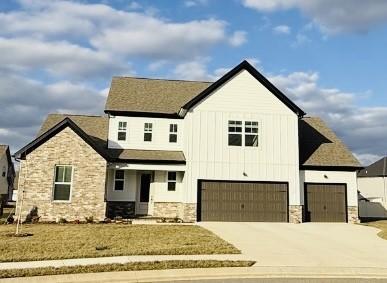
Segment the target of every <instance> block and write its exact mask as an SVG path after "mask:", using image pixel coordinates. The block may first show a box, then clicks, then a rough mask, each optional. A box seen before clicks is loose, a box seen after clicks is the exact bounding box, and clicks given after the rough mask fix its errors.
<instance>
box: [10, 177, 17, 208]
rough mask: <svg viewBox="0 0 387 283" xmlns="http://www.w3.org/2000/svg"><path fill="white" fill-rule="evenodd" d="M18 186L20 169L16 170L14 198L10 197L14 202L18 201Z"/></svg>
mask: <svg viewBox="0 0 387 283" xmlns="http://www.w3.org/2000/svg"><path fill="white" fill-rule="evenodd" d="M18 186H19V171H16V172H15V179H14V180H13V191H12V198H10V200H11V201H12V202H13V203H15V202H16V201H17V192H18V190H17V189H18Z"/></svg>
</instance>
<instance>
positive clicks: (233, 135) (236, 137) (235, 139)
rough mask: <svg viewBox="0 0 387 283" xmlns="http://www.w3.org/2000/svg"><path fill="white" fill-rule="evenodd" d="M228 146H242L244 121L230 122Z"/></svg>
mask: <svg viewBox="0 0 387 283" xmlns="http://www.w3.org/2000/svg"><path fill="white" fill-rule="evenodd" d="M228 145H233V146H241V145H242V121H228Z"/></svg>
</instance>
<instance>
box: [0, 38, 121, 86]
mask: <svg viewBox="0 0 387 283" xmlns="http://www.w3.org/2000/svg"><path fill="white" fill-rule="evenodd" d="M0 54H1V56H0V65H1V66H2V68H5V67H8V68H10V69H18V70H34V71H36V70H39V69H44V70H46V71H47V72H49V73H51V74H53V75H56V76H58V75H62V76H66V77H72V78H85V77H90V76H100V77H101V76H109V75H110V74H113V73H115V74H120V73H122V72H123V71H126V72H127V73H128V72H129V66H128V65H127V64H125V62H122V61H121V60H120V59H121V58H119V57H117V56H113V55H112V54H110V53H107V52H102V51H95V50H93V49H90V48H85V47H81V46H79V45H76V44H71V43H69V42H66V41H58V42H52V41H51V42H45V41H42V40H37V39H30V38H4V37H0Z"/></svg>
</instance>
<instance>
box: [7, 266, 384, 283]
mask: <svg viewBox="0 0 387 283" xmlns="http://www.w3.org/2000/svg"><path fill="white" fill-rule="evenodd" d="M233 278H328V279H329V278H353V279H360V278H362V279H386V278H387V268H368V267H364V268H352V267H351V268H348V267H291V266H289V267H264V266H263V267H232V268H204V269H168V270H147V271H123V272H103V273H85V274H69V275H53V276H39V277H29V278H11V279H3V280H0V281H1V282H21V283H24V282H28V283H34V282H36V283H41V282H54V283H55V282H61V283H70V282H84V283H85V282H88V283H92V282H115V283H118V282H129V283H132V282H171V281H187V280H200V279H233Z"/></svg>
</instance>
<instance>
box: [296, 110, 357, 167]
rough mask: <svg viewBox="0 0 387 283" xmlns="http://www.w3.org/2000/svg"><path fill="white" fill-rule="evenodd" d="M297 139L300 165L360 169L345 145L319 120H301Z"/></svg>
mask: <svg viewBox="0 0 387 283" xmlns="http://www.w3.org/2000/svg"><path fill="white" fill-rule="evenodd" d="M299 138H300V145H299V146H300V150H299V152H300V164H301V165H304V166H328V167H329V166H339V167H340V166H341V167H361V165H360V163H359V161H358V160H357V159H356V158H355V157H354V156H353V154H352V153H351V151H350V150H349V149H348V148H347V147H346V145H345V144H344V143H343V142H342V141H341V140H340V139H339V138H338V137H337V136H336V134H335V133H334V132H333V131H332V130H331V129H330V128H329V127H328V126H327V125H326V124H325V123H324V122H323V121H322V120H321V119H320V118H317V117H304V118H302V119H301V120H300V121H299Z"/></svg>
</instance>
